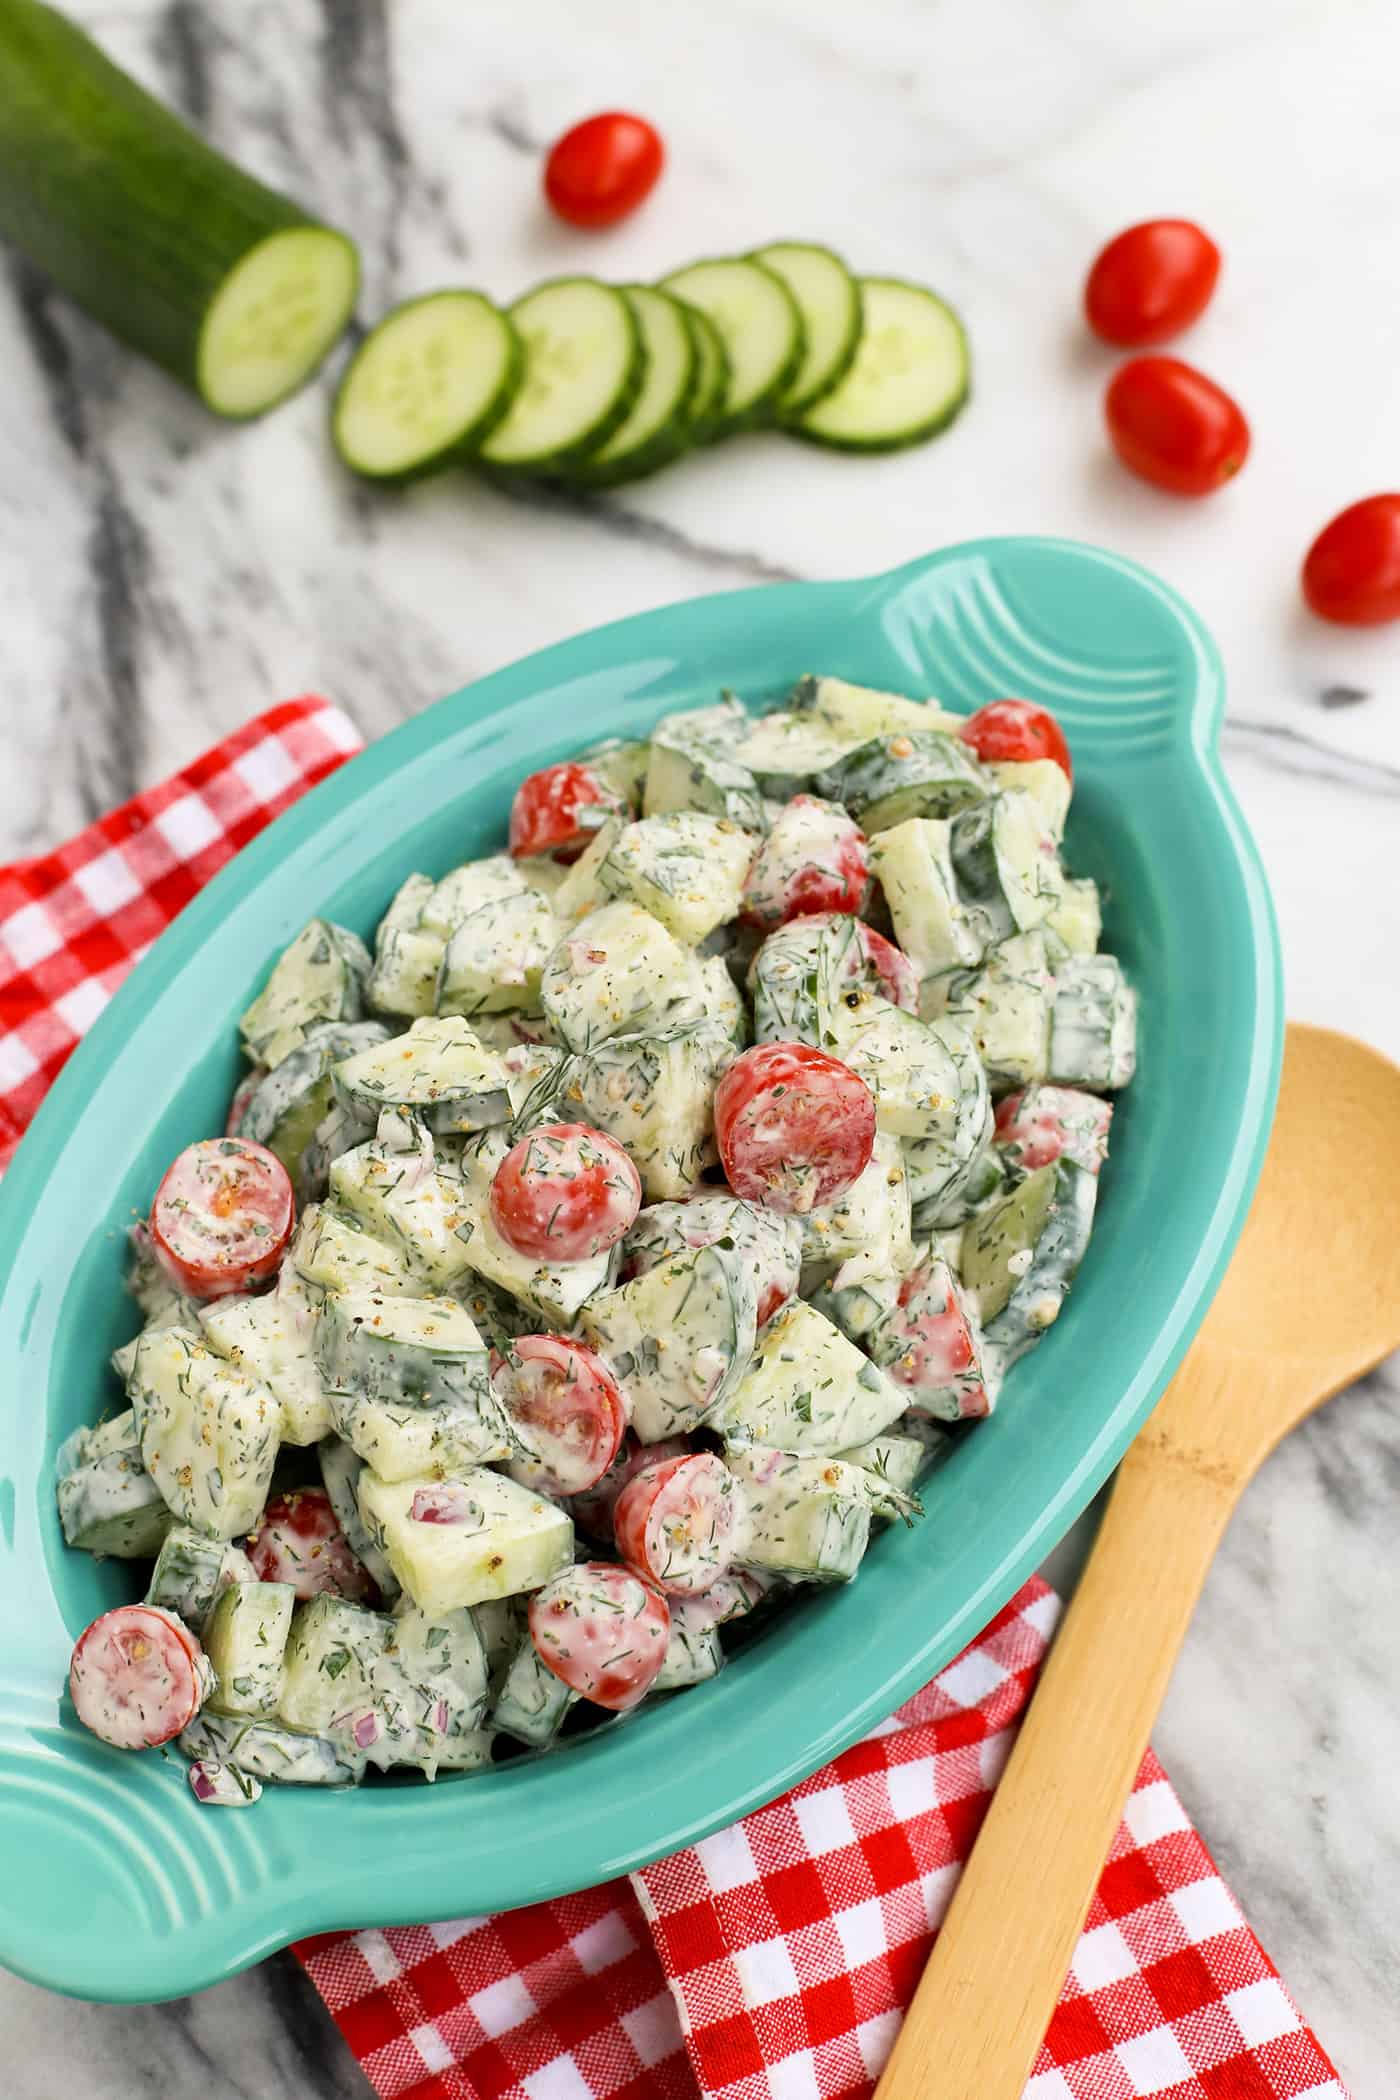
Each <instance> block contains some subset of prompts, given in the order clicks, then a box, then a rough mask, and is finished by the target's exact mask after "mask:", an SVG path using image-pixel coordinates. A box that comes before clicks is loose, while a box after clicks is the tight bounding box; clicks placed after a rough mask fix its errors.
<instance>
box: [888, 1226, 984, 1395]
mask: <svg viewBox="0 0 1400 2100" xmlns="http://www.w3.org/2000/svg"><path fill="white" fill-rule="evenodd" d="M883 1333H884V1334H885V1335H886V1336H888V1337H890V1338H891V1339H893V1338H898V1339H899V1340H900V1341H901V1342H902V1344H903V1346H902V1347H901V1349H900V1351H899V1353H898V1354H897V1355H896V1356H895V1357H894V1358H893V1360H892V1361H891V1360H889V1359H888V1358H886V1357H885V1356H884V1355H883V1354H882V1358H881V1361H882V1364H883V1367H884V1372H885V1376H886V1377H887V1378H892V1379H893V1380H894V1382H895V1384H896V1385H902V1386H904V1387H905V1388H906V1389H907V1390H908V1392H909V1394H910V1405H911V1407H912V1408H914V1409H915V1410H916V1411H917V1412H918V1413H919V1414H926V1415H933V1416H934V1417H935V1418H936V1419H937V1420H939V1421H941V1422H957V1421H961V1420H965V1419H967V1418H969V1417H974V1416H978V1415H989V1414H990V1413H991V1411H992V1402H991V1395H990V1394H989V1393H988V1391H987V1388H986V1386H985V1385H984V1384H983V1381H982V1367H981V1364H980V1363H979V1362H978V1358H977V1345H976V1342H975V1341H974V1339H973V1331H972V1321H971V1318H970V1316H969V1313H968V1310H967V1306H966V1304H965V1303H964V1301H963V1297H962V1293H961V1292H960V1290H959V1289H958V1286H957V1282H956V1280H955V1279H954V1276H953V1273H952V1271H951V1269H950V1268H949V1267H948V1264H947V1263H946V1262H945V1261H941V1260H939V1259H938V1257H937V1256H933V1257H931V1258H930V1259H929V1260H927V1261H924V1262H921V1263H920V1264H919V1266H918V1268H916V1269H912V1270H911V1271H910V1273H909V1274H908V1275H907V1276H906V1277H905V1279H904V1281H903V1283H902V1284H901V1285H900V1287H899V1300H898V1303H897V1305H896V1306H895V1309H894V1311H893V1312H891V1313H890V1314H888V1315H887V1317H886V1320H885V1322H884V1327H883Z"/></svg>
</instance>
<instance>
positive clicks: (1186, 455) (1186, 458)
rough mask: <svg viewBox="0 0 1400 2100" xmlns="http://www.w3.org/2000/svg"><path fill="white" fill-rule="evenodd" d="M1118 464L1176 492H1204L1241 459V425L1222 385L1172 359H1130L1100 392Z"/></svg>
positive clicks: (1244, 438)
mask: <svg viewBox="0 0 1400 2100" xmlns="http://www.w3.org/2000/svg"><path fill="white" fill-rule="evenodd" d="M1104 414H1105V416H1106V418H1107V421H1108V434H1109V436H1110V438H1111V439H1112V440H1113V449H1114V451H1115V452H1116V453H1117V454H1118V457H1119V458H1120V459H1121V460H1122V462H1123V464H1124V466H1125V467H1127V468H1129V469H1130V470H1131V471H1132V472H1133V473H1134V474H1139V475H1141V477H1142V479H1143V480H1144V481H1150V482H1153V483H1154V484H1155V485H1156V487H1158V488H1159V489H1170V490H1171V491H1172V493H1173V495H1176V496H1208V495H1209V494H1210V492H1211V490H1212V489H1217V488H1219V486H1220V484H1221V482H1222V481H1228V480H1229V479H1230V477H1231V475H1232V474H1238V473H1239V470H1240V468H1241V467H1242V466H1243V465H1244V463H1245V460H1246V459H1247V458H1248V457H1249V425H1248V423H1246V421H1245V419H1244V416H1243V414H1242V412H1241V410H1240V408H1239V406H1238V404H1237V403H1236V402H1234V401H1232V400H1231V398H1230V396H1229V395H1228V394H1227V393H1226V392H1225V390H1224V388H1223V387H1218V386H1217V385H1216V383H1215V381H1214V380H1213V379H1207V378H1206V375H1205V373H1204V372H1198V371H1197V370H1196V369H1195V367H1194V365H1184V364H1183V363H1182V362H1181V360H1180V358H1179V357H1133V358H1129V360H1128V362H1127V364H1125V365H1123V366H1120V368H1119V370H1118V371H1117V372H1115V373H1114V375H1113V378H1112V379H1111V380H1110V382H1109V388H1108V393H1107V394H1106V395H1105V397H1104Z"/></svg>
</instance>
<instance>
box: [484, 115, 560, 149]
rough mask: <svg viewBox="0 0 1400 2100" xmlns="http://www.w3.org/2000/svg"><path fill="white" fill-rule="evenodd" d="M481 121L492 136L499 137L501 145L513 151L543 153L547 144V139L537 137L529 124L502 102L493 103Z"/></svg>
mask: <svg viewBox="0 0 1400 2100" xmlns="http://www.w3.org/2000/svg"><path fill="white" fill-rule="evenodd" d="M481 121H482V123H483V124H484V126H485V128H486V129H487V131H489V132H490V134H491V136H492V138H496V139H499V140H500V141H501V144H502V145H503V146H509V147H510V149H511V151H512V152H513V153H528V154H536V153H543V152H544V150H545V148H546V147H547V146H548V144H549V140H548V139H542V138H537V137H536V135H535V133H534V132H533V131H531V130H530V128H529V126H528V125H527V124H525V123H523V122H522V121H521V119H520V118H519V117H518V116H516V114H515V112H514V111H513V110H512V109H511V108H509V107H508V106H507V105H506V104H505V103H503V102H499V103H495V104H493V106H492V107H491V108H490V109H488V110H487V111H486V114H485V116H484V117H483V118H482V119H481Z"/></svg>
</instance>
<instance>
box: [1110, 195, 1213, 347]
mask: <svg viewBox="0 0 1400 2100" xmlns="http://www.w3.org/2000/svg"><path fill="white" fill-rule="evenodd" d="M1219 275H1220V250H1219V249H1218V248H1217V247H1216V245H1215V243H1214V241H1213V240H1212V239H1211V237H1210V235H1209V234H1208V233H1203V232H1202V231H1201V229H1200V227H1199V226H1197V225H1195V224H1194V223H1193V222H1192V221H1191V220H1190V219H1146V220H1144V221H1143V223H1142V224H1141V225H1140V226H1129V227H1128V228H1127V230H1126V232H1124V233H1120V234H1118V235H1116V236H1115V238H1114V239H1113V240H1111V241H1110V242H1109V243H1108V246H1107V247H1106V248H1103V249H1101V250H1100V252H1099V254H1098V255H1097V256H1096V257H1095V259H1094V266H1093V268H1092V269H1091V270H1090V272H1089V281H1088V283H1087V284H1086V285H1085V287H1084V311H1085V313H1086V315H1087V316H1088V320H1089V326H1090V327H1091V328H1092V329H1093V331H1094V333H1095V335H1098V336H1102V337H1103V340H1104V341H1105V342H1106V343H1117V344H1120V345H1121V346H1122V348H1124V349H1126V350H1145V349H1146V348H1147V347H1148V345H1149V344H1153V343H1166V342H1170V340H1171V338H1172V337H1173V336H1174V335H1180V333H1181V331H1182V329H1183V328H1189V327H1190V326H1191V323H1192V322H1193V321H1196V320H1199V319H1200V316H1201V315H1202V314H1203V313H1204V312H1205V310H1206V308H1207V306H1209V304H1210V297H1211V293H1212V292H1213V291H1214V290H1215V281H1216V279H1217V278H1218V277H1219Z"/></svg>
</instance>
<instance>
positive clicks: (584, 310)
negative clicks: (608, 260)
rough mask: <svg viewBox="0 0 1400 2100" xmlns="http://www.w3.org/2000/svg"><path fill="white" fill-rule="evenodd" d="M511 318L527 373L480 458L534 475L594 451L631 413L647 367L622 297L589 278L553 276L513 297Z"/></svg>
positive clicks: (632, 316) (613, 287)
mask: <svg viewBox="0 0 1400 2100" xmlns="http://www.w3.org/2000/svg"><path fill="white" fill-rule="evenodd" d="M510 318H511V320H512V321H513V322H514V324H515V327H516V329H517V330H518V332H519V334H520V336H521V338H522V340H523V342H524V345H525V376H524V378H523V380H522V381H521V384H520V389H519V391H518V393H517V394H516V396H515V399H514V401H513V402H512V403H511V405H510V407H509V409H508V410H507V411H506V414H505V416H504V417H503V418H502V420H501V421H500V422H499V423H498V424H497V425H496V428H495V429H494V430H493V431H492V432H491V435H490V436H489V437H488V438H487V440H486V442H485V443H484V444H483V445H482V447H481V453H480V456H481V458H482V459H483V460H485V461H487V462H488V463H489V464H490V465H491V466H493V467H502V468H506V469H508V470H510V471H513V472H525V473H535V474H538V473H542V472H547V471H550V470H552V469H553V468H555V467H560V466H564V465H566V464H567V463H568V462H569V461H570V460H575V459H581V458H585V457H586V456H587V455H588V454H589V453H591V452H597V451H598V450H599V449H600V448H601V447H602V446H603V445H605V444H606V443H607V441H608V439H609V438H610V437H611V436H612V434H613V432H614V431H615V430H618V429H620V428H621V426H622V424H623V423H624V422H625V421H626V419H627V417H628V416H629V415H630V414H631V412H632V404H633V402H634V401H635V400H636V398H637V395H638V392H639V391H640V389H641V384H642V375H643V373H644V371H645V368H646V351H645V348H644V346H643V343H642V331H641V329H640V327H639V326H638V323H637V317H636V315H635V314H634V313H633V311H632V308H631V306H630V305H629V304H628V302H627V300H626V298H625V297H624V296H623V294H622V293H621V292H620V291H619V290H618V289H617V287H616V285H611V284H600V283H599V282H598V280H597V278H595V277H557V278H554V279H552V280H551V281H550V282H549V283H548V284H541V285H537V286H536V287H535V289H534V291H532V292H526V294H525V296H524V297H523V298H522V299H517V300H516V302H515V304H514V306H512V307H511V309H510Z"/></svg>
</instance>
